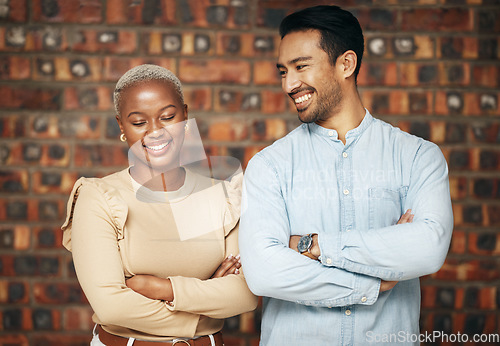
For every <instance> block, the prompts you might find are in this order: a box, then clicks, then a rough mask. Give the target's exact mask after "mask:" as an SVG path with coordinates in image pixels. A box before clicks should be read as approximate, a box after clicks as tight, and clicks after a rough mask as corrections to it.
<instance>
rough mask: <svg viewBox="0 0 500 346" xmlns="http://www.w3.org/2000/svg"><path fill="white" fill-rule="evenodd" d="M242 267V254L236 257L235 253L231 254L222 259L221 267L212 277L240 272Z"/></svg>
mask: <svg viewBox="0 0 500 346" xmlns="http://www.w3.org/2000/svg"><path fill="white" fill-rule="evenodd" d="M240 268H241V260H240V255H238V256H236V257H234V256H233V255H229V256H227V258H226V259H225V260H224V261H222V263H221V265H220V266H219V268H217V270H216V271H215V273H214V274H213V275H212V277H211V279H215V278H221V277H223V276H227V275H229V274H239V273H240Z"/></svg>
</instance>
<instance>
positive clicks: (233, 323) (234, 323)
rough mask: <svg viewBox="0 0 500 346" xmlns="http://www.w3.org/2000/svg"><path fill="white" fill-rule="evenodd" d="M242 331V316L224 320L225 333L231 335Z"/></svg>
mask: <svg viewBox="0 0 500 346" xmlns="http://www.w3.org/2000/svg"><path fill="white" fill-rule="evenodd" d="M239 329H240V316H234V317H230V318H226V319H225V320H224V331H227V332H229V333H235V332H238V331H239Z"/></svg>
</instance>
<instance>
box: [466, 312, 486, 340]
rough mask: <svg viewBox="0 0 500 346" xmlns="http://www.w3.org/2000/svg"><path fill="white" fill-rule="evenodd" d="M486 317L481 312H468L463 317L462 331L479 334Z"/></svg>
mask: <svg viewBox="0 0 500 346" xmlns="http://www.w3.org/2000/svg"><path fill="white" fill-rule="evenodd" d="M485 322H486V318H485V316H484V315H482V314H468V315H467V316H466V317H465V325H464V333H465V334H468V335H474V334H481V333H482V332H483V330H484V325H485Z"/></svg>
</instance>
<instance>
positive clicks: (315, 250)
mask: <svg viewBox="0 0 500 346" xmlns="http://www.w3.org/2000/svg"><path fill="white" fill-rule="evenodd" d="M301 237H302V236H301V235H292V236H291V237H290V242H289V243H288V247H289V248H290V249H292V250H294V251H297V252H299V249H298V245H299V240H300V238H301ZM309 251H310V253H311V255H312V256H313V257H314V258H313V259H315V260H317V259H318V257H319V256H321V250H320V248H319V243H318V235H317V234H316V233H314V234H313V235H312V245H311V249H310V250H309ZM307 257H309V256H307Z"/></svg>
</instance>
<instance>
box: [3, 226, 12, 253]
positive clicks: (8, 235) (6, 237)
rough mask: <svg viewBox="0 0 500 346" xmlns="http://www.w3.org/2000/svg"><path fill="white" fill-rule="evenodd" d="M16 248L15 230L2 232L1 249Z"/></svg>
mask: <svg viewBox="0 0 500 346" xmlns="http://www.w3.org/2000/svg"><path fill="white" fill-rule="evenodd" d="M12 247H14V230H12V229H4V230H1V231H0V249H11V248H12Z"/></svg>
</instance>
